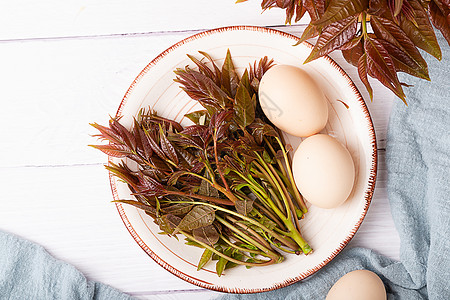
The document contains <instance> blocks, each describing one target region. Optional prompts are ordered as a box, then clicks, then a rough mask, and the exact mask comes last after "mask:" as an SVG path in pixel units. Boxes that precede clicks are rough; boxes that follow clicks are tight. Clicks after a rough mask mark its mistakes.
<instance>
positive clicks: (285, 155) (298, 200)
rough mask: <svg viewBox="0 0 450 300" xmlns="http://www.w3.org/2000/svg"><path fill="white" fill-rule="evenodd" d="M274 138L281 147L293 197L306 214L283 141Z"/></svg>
mask: <svg viewBox="0 0 450 300" xmlns="http://www.w3.org/2000/svg"><path fill="white" fill-rule="evenodd" d="M276 140H277V142H278V144H279V145H280V147H281V151H282V152H283V158H284V162H285V165H286V170H287V173H288V177H289V181H290V182H291V186H292V190H293V192H294V198H295V200H296V202H297V205H298V206H299V208H300V209H301V211H302V212H303V214H306V213H307V212H308V208H307V207H306V204H305V202H304V201H303V197H302V196H301V195H300V192H299V191H298V189H297V185H296V184H295V181H294V175H293V174H292V169H291V167H290V162H289V158H288V156H287V154H286V150H285V149H284V146H283V143H282V142H281V140H280V139H279V138H278V137H276Z"/></svg>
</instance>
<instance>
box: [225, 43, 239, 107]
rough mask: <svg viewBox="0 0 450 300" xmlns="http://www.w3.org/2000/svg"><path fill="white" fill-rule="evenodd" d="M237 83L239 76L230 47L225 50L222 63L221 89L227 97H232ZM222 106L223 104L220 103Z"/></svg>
mask: <svg viewBox="0 0 450 300" xmlns="http://www.w3.org/2000/svg"><path fill="white" fill-rule="evenodd" d="M238 84H239V76H238V75H237V72H236V69H235V67H234V64H233V60H232V58H231V53H230V49H228V50H227V56H226V57H225V60H224V62H223V65H222V89H223V90H224V91H225V92H226V93H227V94H228V96H229V97H231V98H234V96H235V95H236V90H237V87H238ZM221 106H222V108H224V107H225V106H224V105H221Z"/></svg>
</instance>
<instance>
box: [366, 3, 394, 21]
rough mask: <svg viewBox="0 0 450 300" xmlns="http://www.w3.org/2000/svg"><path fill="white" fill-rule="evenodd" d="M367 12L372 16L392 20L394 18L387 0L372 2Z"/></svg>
mask: <svg viewBox="0 0 450 300" xmlns="http://www.w3.org/2000/svg"><path fill="white" fill-rule="evenodd" d="M367 12H368V14H369V15H371V16H380V17H385V18H390V19H391V18H392V17H393V16H392V14H391V11H390V9H389V4H388V1H387V0H370V1H369V9H368V11H367Z"/></svg>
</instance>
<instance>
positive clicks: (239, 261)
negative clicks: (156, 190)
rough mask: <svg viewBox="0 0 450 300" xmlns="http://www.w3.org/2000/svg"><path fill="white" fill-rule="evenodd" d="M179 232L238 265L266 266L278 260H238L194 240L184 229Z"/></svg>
mask: <svg viewBox="0 0 450 300" xmlns="http://www.w3.org/2000/svg"><path fill="white" fill-rule="evenodd" d="M180 233H182V234H183V235H184V236H186V237H187V238H189V239H191V240H193V241H195V242H196V243H199V244H200V245H202V246H203V247H204V248H206V249H208V250H210V251H212V252H213V253H215V254H217V255H219V256H220V257H223V258H225V259H226V260H228V261H231V262H234V263H236V264H238V265H244V266H250V267H255V266H268V265H271V264H273V263H276V262H278V261H277V260H275V258H270V260H268V261H266V262H264V263H250V262H246V261H242V260H238V259H235V258H233V257H230V256H228V255H225V254H223V253H222V252H220V251H217V250H216V249H215V248H214V247H211V246H210V245H208V244H205V243H203V242H201V241H199V240H196V239H195V238H194V237H193V236H192V235H190V234H189V233H187V232H185V231H180Z"/></svg>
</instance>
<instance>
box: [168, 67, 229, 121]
mask: <svg viewBox="0 0 450 300" xmlns="http://www.w3.org/2000/svg"><path fill="white" fill-rule="evenodd" d="M175 74H176V75H177V78H176V79H174V81H175V82H178V83H180V84H181V88H182V89H183V90H184V91H185V92H186V93H187V94H188V95H189V97H191V98H192V99H194V100H197V101H198V102H200V104H201V105H202V106H203V107H205V108H206V109H207V110H208V112H209V113H210V114H213V113H215V112H216V111H217V110H218V109H220V108H221V107H222V108H225V107H226V106H227V105H228V103H229V102H230V100H229V99H228V95H227V93H225V92H224V91H223V90H222V89H221V88H220V87H218V86H217V85H216V84H215V83H214V81H213V80H212V79H211V78H209V77H207V76H205V75H204V74H202V73H200V72H197V71H194V70H191V69H189V68H187V69H186V70H182V69H177V70H176V71H175Z"/></svg>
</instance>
